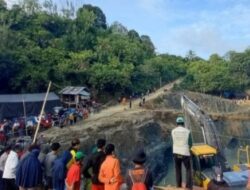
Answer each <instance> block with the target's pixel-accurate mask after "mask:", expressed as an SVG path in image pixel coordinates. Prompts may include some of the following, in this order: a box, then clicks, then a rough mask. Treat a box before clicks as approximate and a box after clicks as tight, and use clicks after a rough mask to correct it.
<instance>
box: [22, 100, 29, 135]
mask: <svg viewBox="0 0 250 190" xmlns="http://www.w3.org/2000/svg"><path fill="white" fill-rule="evenodd" d="M22 98H23V97H22ZM23 116H24V125H25V131H26V136H27V135H28V129H27V126H26V124H27V123H26V122H27V116H26V106H25V101H24V98H23Z"/></svg>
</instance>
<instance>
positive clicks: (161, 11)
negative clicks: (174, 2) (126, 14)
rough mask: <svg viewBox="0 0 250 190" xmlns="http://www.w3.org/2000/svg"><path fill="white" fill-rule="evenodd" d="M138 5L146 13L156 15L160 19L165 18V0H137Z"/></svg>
mask: <svg viewBox="0 0 250 190" xmlns="http://www.w3.org/2000/svg"><path fill="white" fill-rule="evenodd" d="M137 3H138V5H139V7H141V8H142V9H143V10H145V11H146V12H147V13H149V14H151V15H153V16H157V17H159V18H161V19H165V18H166V13H167V1H166V0H137Z"/></svg>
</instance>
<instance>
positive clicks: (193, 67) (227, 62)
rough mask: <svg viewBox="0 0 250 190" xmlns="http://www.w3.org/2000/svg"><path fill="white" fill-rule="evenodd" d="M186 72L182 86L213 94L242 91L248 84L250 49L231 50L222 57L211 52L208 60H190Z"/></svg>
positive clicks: (249, 77) (249, 76)
mask: <svg viewBox="0 0 250 190" xmlns="http://www.w3.org/2000/svg"><path fill="white" fill-rule="evenodd" d="M186 72H187V74H186V76H185V78H184V81H183V83H182V84H181V87H182V88H187V89H189V90H193V91H198V92H203V93H210V94H215V95H223V93H225V92H226V93H234V92H242V91H244V90H245V89H246V88H248V87H249V84H250V83H249V82H250V80H249V79H250V50H248V49H247V50H246V51H245V52H243V53H236V52H233V51H231V52H228V53H227V54H226V55H225V56H224V57H223V58H222V57H220V56H218V55H217V54H213V55H211V56H210V58H209V60H208V61H205V60H199V59H198V60H197V59H196V60H193V61H190V62H189V63H188V65H187V70H186Z"/></svg>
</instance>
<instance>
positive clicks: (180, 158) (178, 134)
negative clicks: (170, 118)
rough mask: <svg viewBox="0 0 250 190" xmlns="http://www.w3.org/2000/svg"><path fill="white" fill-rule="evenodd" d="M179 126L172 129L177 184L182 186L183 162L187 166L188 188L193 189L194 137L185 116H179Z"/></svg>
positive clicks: (177, 121)
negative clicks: (192, 159) (192, 160)
mask: <svg viewBox="0 0 250 190" xmlns="http://www.w3.org/2000/svg"><path fill="white" fill-rule="evenodd" d="M176 124H177V127H176V128H175V129H173V130H172V141H173V155H174V162H175V173H176V185H177V187H182V172H181V167H182V163H183V164H184V166H185V168H186V188H188V189H190V190H192V188H193V185H192V171H191V159H190V148H191V147H192V138H191V133H190V131H189V130H188V129H187V128H185V127H184V118H183V117H177V119H176Z"/></svg>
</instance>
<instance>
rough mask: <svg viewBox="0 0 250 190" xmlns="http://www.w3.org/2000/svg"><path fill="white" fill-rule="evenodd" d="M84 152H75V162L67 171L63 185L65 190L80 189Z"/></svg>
mask: <svg viewBox="0 0 250 190" xmlns="http://www.w3.org/2000/svg"><path fill="white" fill-rule="evenodd" d="M83 158H84V154H83V153H82V152H80V151H79V152H77V153H76V156H75V163H73V164H72V165H71V166H70V168H69V171H68V174H67V178H66V180H65V185H66V187H67V190H80V187H81V167H82V162H83Z"/></svg>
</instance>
